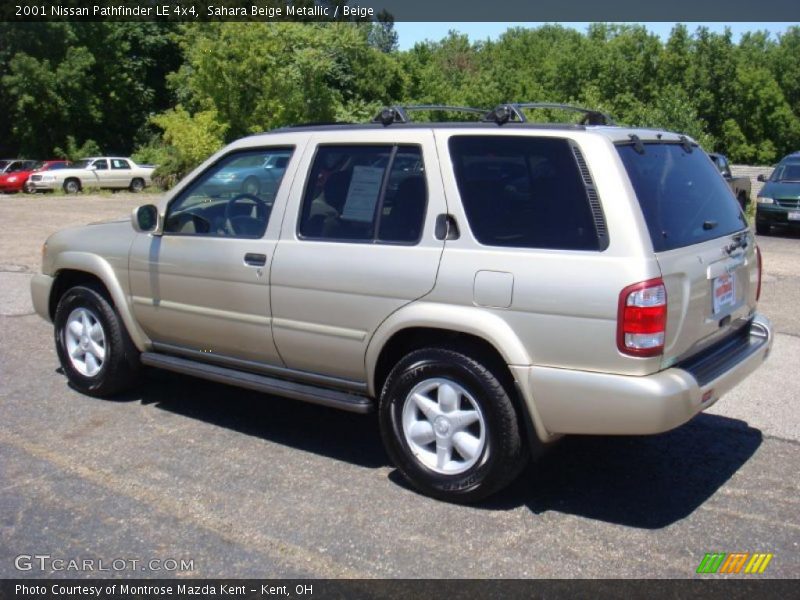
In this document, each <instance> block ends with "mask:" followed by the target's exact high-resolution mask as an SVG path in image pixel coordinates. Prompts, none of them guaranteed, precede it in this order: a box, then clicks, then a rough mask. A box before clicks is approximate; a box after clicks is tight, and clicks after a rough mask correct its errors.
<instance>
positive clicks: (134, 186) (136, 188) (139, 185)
mask: <svg viewBox="0 0 800 600" xmlns="http://www.w3.org/2000/svg"><path fill="white" fill-rule="evenodd" d="M128 189H129V190H130V191H131V192H132V193H134V194H138V193H139V192H141V191H142V190H143V189H144V180H143V179H142V178H141V177H137V178H136V179H134V180H133V181H131V184H130V185H129V186H128Z"/></svg>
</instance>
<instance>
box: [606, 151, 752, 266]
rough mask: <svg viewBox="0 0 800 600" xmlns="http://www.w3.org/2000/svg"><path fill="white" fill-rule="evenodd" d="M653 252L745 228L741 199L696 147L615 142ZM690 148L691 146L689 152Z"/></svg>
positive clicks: (703, 240) (680, 246)
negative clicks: (639, 207) (645, 224)
mask: <svg viewBox="0 0 800 600" xmlns="http://www.w3.org/2000/svg"><path fill="white" fill-rule="evenodd" d="M617 150H618V152H619V155H620V158H621V159H622V162H623V164H624V165H625V170H626V171H627V173H628V177H629V178H630V181H631V184H632V185H633V189H634V191H635V192H636V198H637V200H638V201H639V205H640V206H641V209H642V214H643V215H644V219H645V221H646V223H647V229H648V230H649V232H650V239H651V240H652V242H653V249H654V250H655V251H656V252H664V251H667V250H674V249H675V248H683V247H685V246H691V245H694V244H699V243H701V242H705V241H708V240H712V239H715V238H718V237H722V236H725V235H730V234H731V233H735V232H737V231H740V230H742V229H744V228H746V227H747V221H746V219H745V217H744V213H742V211H741V208H740V206H739V203H738V202H737V201H736V198H735V197H734V195H733V193H732V192H731V190H730V188H729V187H728V185H727V183H725V180H724V179H722V177H720V175H719V172H718V171H717V169H716V168H715V166H714V164H713V163H712V162H711V161H709V160H708V158H707V156H706V155H705V153H703V151H702V150H700V149H699V148H697V147H690V148H689V149H687V148H685V147H684V146H683V145H682V144H675V143H663V142H661V143H644V144H641V146H639V148H638V151H637V147H636V145H634V144H632V143H630V144H629V143H626V144H620V145H618V146H617ZM689 150H690V151H689Z"/></svg>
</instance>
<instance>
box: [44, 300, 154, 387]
mask: <svg viewBox="0 0 800 600" xmlns="http://www.w3.org/2000/svg"><path fill="white" fill-rule="evenodd" d="M103 291H104V290H101V289H100V288H99V287H94V286H76V287H73V288H70V289H69V290H67V292H66V293H65V294H64V295H63V296H62V297H61V299H60V300H59V302H58V307H57V308H56V314H55V318H54V319H53V322H54V325H55V341H56V352H57V353H58V359H59V361H60V362H61V366H62V367H63V369H64V373H65V374H66V376H67V379H69V381H70V383H71V384H72V385H73V386H74V387H75V388H76V389H78V390H79V391H80V392H83V393H84V394H88V395H89V396H97V397H100V398H108V397H111V396H114V395H117V394H119V393H121V392H124V391H126V390H128V389H130V388H131V387H132V386H133V384H134V383H135V381H136V377H137V375H138V373H139V369H140V362H139V351H138V350H137V349H136V346H134V344H133V341H132V340H131V338H130V335H128V331H127V330H126V329H125V325H124V324H123V322H122V319H120V317H119V315H118V314H117V311H116V310H115V309H114V306H113V305H112V304H111V302H110V301H109V300H108V299H107V298H106V297H105V295H104V293H103ZM79 309H85V310H87V311H88V312H89V314H90V315H91V317H93V318H94V319H95V320H96V321H97V322H98V323H99V324H100V325H101V327H102V332H103V335H104V349H105V355H104V360H103V361H102V364H101V365H100V368H99V371H97V372H96V373H94V374H92V375H91V376H89V375H87V374H84V373H81V372H80V371H79V370H78V368H77V367H76V366H75V365H74V364H73V361H72V359H71V358H70V356H69V351H68V348H67V345H68V341H67V327H68V320H69V319H70V316H71V315H72V314H73V313H74V311H76V310H79Z"/></svg>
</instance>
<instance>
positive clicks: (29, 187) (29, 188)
mask: <svg viewBox="0 0 800 600" xmlns="http://www.w3.org/2000/svg"><path fill="white" fill-rule="evenodd" d="M22 190H23V191H24V192H25V193H26V194H35V193H36V186H35V185H34V183H33V182H32V181H26V182H25V183H24V184H23V185H22Z"/></svg>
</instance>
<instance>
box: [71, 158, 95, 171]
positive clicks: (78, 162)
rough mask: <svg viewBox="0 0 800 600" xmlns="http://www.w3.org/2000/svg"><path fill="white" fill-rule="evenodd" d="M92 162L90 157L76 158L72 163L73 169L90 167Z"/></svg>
mask: <svg viewBox="0 0 800 600" xmlns="http://www.w3.org/2000/svg"><path fill="white" fill-rule="evenodd" d="M91 162H92V161H91V160H88V159H85V158H84V159H83V160H76V161H75V162H74V163H72V168H73V169H85V168H86V167H88V166H89V165H90V164H91Z"/></svg>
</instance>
